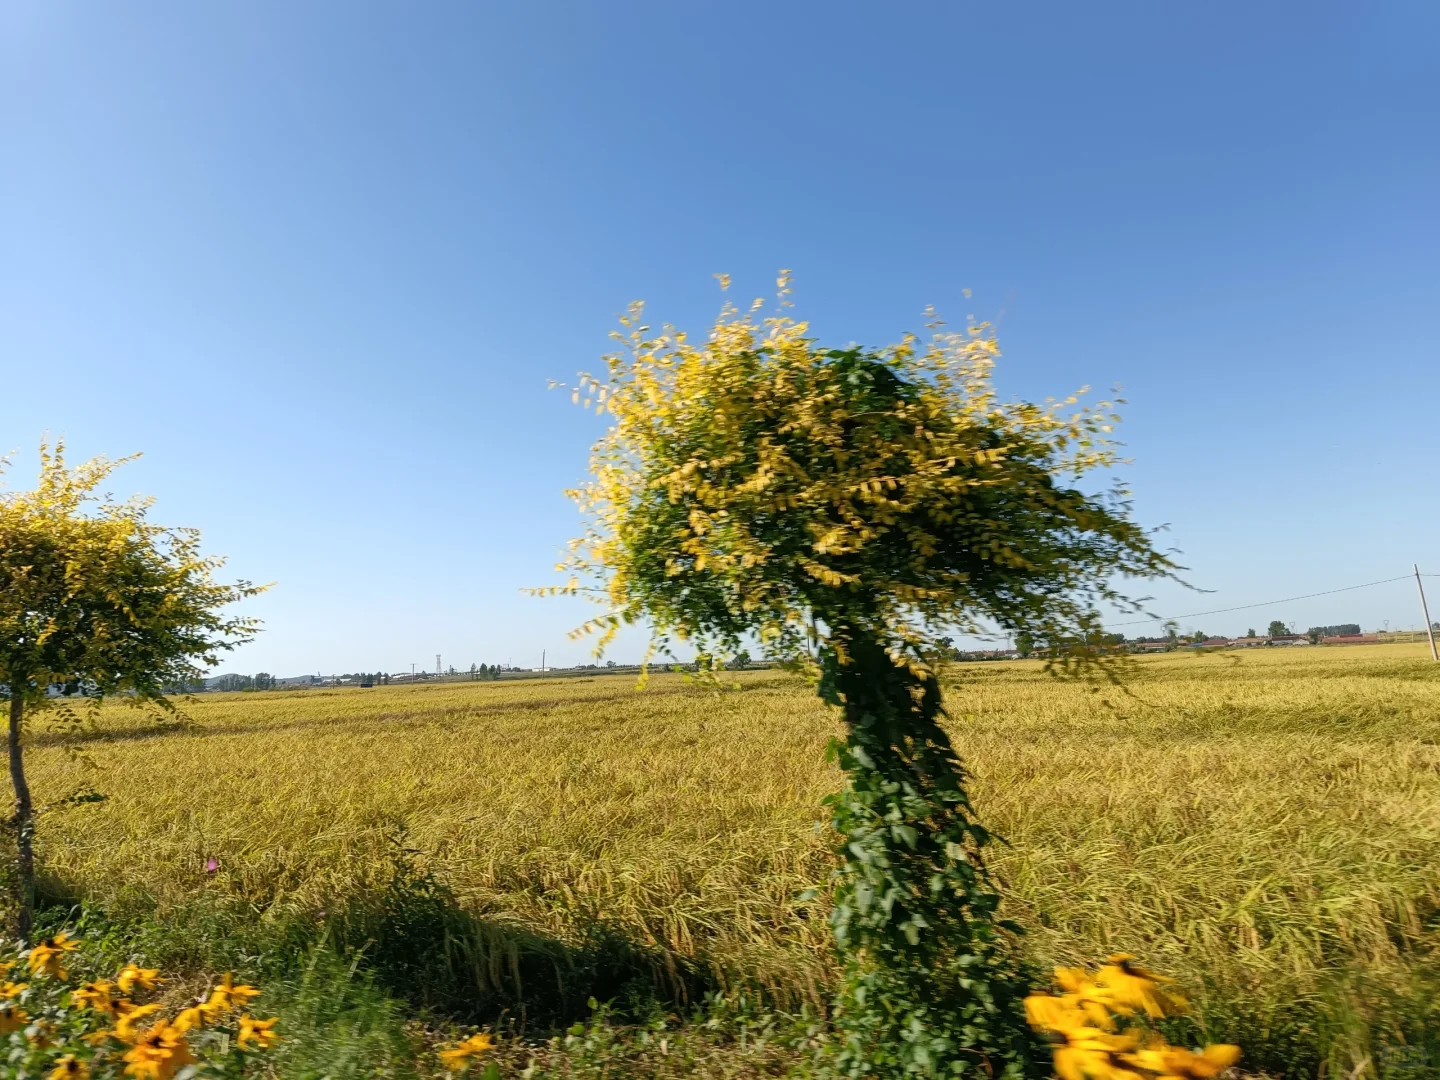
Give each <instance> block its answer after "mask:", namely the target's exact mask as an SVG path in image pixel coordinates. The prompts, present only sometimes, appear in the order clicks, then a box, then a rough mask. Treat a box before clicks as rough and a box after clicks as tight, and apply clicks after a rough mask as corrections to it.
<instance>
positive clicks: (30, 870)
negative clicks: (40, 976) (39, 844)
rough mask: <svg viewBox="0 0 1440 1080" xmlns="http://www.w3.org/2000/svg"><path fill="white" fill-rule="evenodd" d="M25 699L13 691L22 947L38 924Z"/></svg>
mask: <svg viewBox="0 0 1440 1080" xmlns="http://www.w3.org/2000/svg"><path fill="white" fill-rule="evenodd" d="M24 717H25V699H24V698H23V697H22V696H21V695H20V694H18V693H16V691H15V688H14V687H11V688H10V736H9V740H8V744H9V747H10V784H11V786H12V787H13V788H14V789H15V818H14V823H15V891H16V897H15V899H16V907H17V911H16V915H15V933H16V936H17V937H18V938H19V939H20V942H21V944H22V945H28V944H29V943H30V931H31V928H32V927H33V925H34V922H35V811H34V808H33V807H32V806H31V803H30V785H29V784H28V783H27V782H26V781H25V759H24V757H23V756H22V750H21V746H20V722H21V720H23V719H24Z"/></svg>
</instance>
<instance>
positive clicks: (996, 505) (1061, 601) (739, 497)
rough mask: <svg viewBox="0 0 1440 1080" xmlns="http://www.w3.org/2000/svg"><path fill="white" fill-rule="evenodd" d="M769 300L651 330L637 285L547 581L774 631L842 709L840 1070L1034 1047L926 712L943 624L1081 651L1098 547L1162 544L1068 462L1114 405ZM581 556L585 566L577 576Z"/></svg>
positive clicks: (698, 618)
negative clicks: (854, 331)
mask: <svg viewBox="0 0 1440 1080" xmlns="http://www.w3.org/2000/svg"><path fill="white" fill-rule="evenodd" d="M781 288H782V292H781V297H782V308H781V312H780V314H778V315H777V316H776V317H774V318H770V319H766V320H764V321H763V323H762V322H757V321H756V320H755V318H754V315H753V313H754V312H756V311H758V309H759V306H760V305H759V302H757V304H756V305H755V306H753V307H752V308H751V309H750V310H751V313H752V314H750V315H740V314H738V313H737V312H736V311H735V310H734V309H733V308H730V307H728V306H727V307H726V308H725V310H724V311H723V312H722V314H721V317H720V319H719V321H718V322H717V324H716V325H715V327H714V328H713V330H712V331H711V332H710V334H709V336H708V338H707V339H706V340H704V341H692V340H691V339H690V338H688V337H687V336H686V335H685V334H683V333H681V332H679V331H676V330H673V329H670V328H666V329H665V331H664V332H662V333H659V334H652V333H651V332H650V329H649V327H647V326H644V325H642V312H641V309H640V307H639V306H638V305H637V306H635V307H632V308H631V310H630V312H629V314H628V315H627V316H626V317H624V318H623V319H622V324H623V327H624V331H625V332H624V333H623V334H620V335H617V336H618V337H619V338H620V340H621V341H622V342H623V344H624V345H625V346H626V347H627V348H626V351H624V352H620V353H616V354H615V355H612V356H609V357H607V358H606V360H607V364H608V369H609V370H608V377H607V378H605V379H604V380H603V381H602V380H598V379H595V378H592V377H590V376H585V377H583V378H582V380H581V383H580V386H579V387H578V388H577V389H576V392H575V393H576V397H577V399H578V398H579V397H580V395H581V394H585V395H587V404H590V403H592V402H593V403H595V404H597V405H598V406H599V407H600V408H601V409H603V410H605V411H607V412H608V413H609V415H610V416H611V418H612V420H613V426H612V427H611V428H610V430H609V432H608V433H607V434H606V435H605V436H604V437H602V438H601V439H600V441H599V442H598V443H597V444H596V446H595V449H594V453H593V456H592V463H591V464H592V471H593V478H592V479H591V480H590V481H589V482H588V483H587V484H586V485H585V486H583V487H582V488H580V489H579V490H578V491H576V492H573V493H572V494H573V495H574V497H575V498H576V499H577V501H578V502H579V504H580V506H581V508H582V510H583V511H584V512H585V513H586V514H587V516H588V527H587V529H586V531H585V533H584V535H582V536H581V537H580V538H579V539H577V540H575V541H574V542H573V543H572V547H571V552H572V554H571V556H570V558H569V559H568V560H567V562H566V563H564V564H562V569H563V568H568V569H569V570H570V571H572V573H573V577H572V579H571V582H570V584H569V585H567V586H564V587H561V588H559V589H556V590H553V591H557V592H571V593H578V592H586V593H588V594H589V595H591V596H592V597H593V598H595V599H598V600H599V601H600V602H602V603H603V604H605V605H606V606H607V609H608V610H607V611H606V612H605V613H604V614H602V615H601V616H599V617H598V618H596V619H595V620H592V621H591V622H590V623H588V624H587V625H586V627H584V628H582V630H586V629H588V630H595V631H599V632H600V634H601V637H600V642H599V649H597V653H598V651H599V650H600V649H603V648H604V646H605V644H606V643H607V642H608V641H609V640H611V637H612V636H613V635H614V633H616V631H617V630H618V628H619V627H620V626H622V625H623V624H626V623H630V622H634V621H636V620H640V619H644V620H646V621H648V622H649V624H650V625H651V627H652V628H653V635H654V636H653V639H652V646H651V649H652V655H653V653H654V652H655V651H657V650H658V651H666V652H668V651H669V647H670V642H671V641H672V639H681V640H688V641H690V642H691V643H692V644H693V645H695V646H696V647H697V648H698V649H701V650H710V649H714V650H716V651H717V652H719V653H720V654H721V655H729V656H734V655H736V654H737V653H738V652H739V651H740V649H741V643H742V640H743V637H744V635H746V634H749V633H754V634H756V635H758V636H759V638H760V640H761V641H762V643H764V644H765V645H766V647H767V651H768V652H769V653H770V654H771V655H777V654H778V655H780V656H782V657H790V658H792V662H794V663H795V664H796V665H797V666H799V667H801V668H802V669H804V670H806V671H808V672H809V673H810V674H811V675H812V676H813V677H814V678H815V679H816V681H817V684H818V689H819V693H820V694H821V696H822V697H823V698H824V699H825V700H826V701H828V702H830V703H832V704H834V705H835V706H837V707H839V708H840V709H842V710H843V714H844V719H845V724H846V732H847V734H846V737H845V739H844V741H843V742H838V743H836V744H834V746H833V747H832V752H833V753H834V755H835V756H836V758H837V759H838V761H839V763H840V765H841V766H842V767H843V769H844V771H845V774H846V787H845V790H844V791H843V792H842V793H840V794H838V795H835V796H833V797H832V798H831V799H830V808H831V814H832V821H833V823H834V826H835V829H836V830H837V832H838V833H839V842H838V845H837V850H838V853H839V855H840V859H841V864H842V865H841V867H840V869H839V870H838V872H837V877H836V881H835V887H834V894H833V900H834V902H833V907H832V912H831V917H830V921H831V926H832V928H833V931H834V934H835V941H836V944H837V946H838V949H839V953H840V956H841V958H842V960H843V962H844V984H843V989H842V991H841V993H840V997H839V999H838V1001H837V1002H836V1010H835V1022H836V1025H837V1027H838V1029H839V1031H840V1033H841V1036H842V1038H841V1042H840V1049H839V1050H838V1056H837V1060H836V1065H837V1067H838V1069H839V1071H840V1072H841V1073H842V1074H845V1075H849V1076H855V1077H860V1076H866V1077H872V1076H884V1077H892V1076H894V1077H898V1076H908V1075H916V1074H919V1075H933V1076H953V1075H955V1074H959V1073H962V1072H967V1073H968V1072H982V1073H983V1072H987V1071H988V1072H989V1073H990V1074H991V1075H993V1076H1001V1075H1003V1076H1012V1077H1013V1076H1019V1075H1023V1074H1026V1073H1029V1072H1032V1071H1045V1069H1046V1066H1045V1064H1044V1057H1043V1055H1040V1054H1037V1053H1036V1047H1035V1044H1034V1041H1033V1036H1032V1034H1031V1033H1030V1030H1029V1028H1028V1026H1027V1025H1026V1022H1025V1019H1024V1016H1023V1013H1022V1011H1021V1008H1020V998H1021V995H1022V994H1023V990H1024V988H1023V985H1021V980H1020V979H1019V978H1018V977H1017V975H1018V969H1017V960H1016V956H1015V953H1014V951H1013V949H1012V947H1011V946H1010V944H1009V942H1008V939H1007V938H1006V937H1005V935H1004V933H1003V932H1002V926H1003V925H1004V924H1001V923H1000V922H999V921H998V917H997V914H996V909H997V907H998V905H999V896H998V894H997V893H996V891H995V887H994V885H993V884H992V882H991V880H990V878H989V876H988V874H987V872H986V870H985V864H984V861H983V850H984V848H985V846H986V845H987V843H988V842H989V840H990V834H989V833H988V832H987V831H986V830H985V829H984V827H983V826H981V825H980V824H979V823H978V822H977V821H976V820H975V817H974V815H973V813H972V810H971V806H970V801H969V796H968V795H967V794H966V791H965V778H966V774H965V770H964V769H963V767H962V766H961V763H960V760H959V758H958V756H957V755H956V753H955V750H954V749H953V747H952V746H951V743H950V739H949V737H948V735H947V734H946V732H945V730H944V728H943V727H942V726H941V720H942V719H943V716H944V713H943V710H942V708H941V696H940V688H939V686H938V685H937V682H936V679H935V676H934V672H933V670H932V667H931V662H930V661H931V657H932V656H933V655H934V646H935V642H936V637H937V636H938V634H939V633H940V632H942V630H943V631H945V632H951V633H954V632H957V631H958V632H961V633H984V632H987V630H990V629H992V628H993V627H994V626H995V625H997V624H998V625H999V626H1000V627H1002V628H1004V629H1006V630H1008V631H1009V632H1011V633H1013V634H1014V635H1015V637H1016V639H1017V642H1020V641H1025V640H1029V641H1033V642H1034V644H1035V646H1036V648H1037V649H1038V648H1043V649H1045V650H1046V655H1047V657H1048V658H1049V662H1050V663H1052V664H1060V665H1065V664H1067V663H1071V662H1081V661H1084V660H1085V659H1086V658H1087V656H1088V655H1090V654H1088V653H1087V652H1086V649H1085V647H1084V645H1083V644H1080V643H1083V642H1084V641H1085V640H1086V636H1087V634H1089V633H1090V632H1092V631H1094V630H1097V629H1098V628H1099V618H1098V616H1097V614H1096V612H1097V605H1098V604H1099V603H1100V602H1102V601H1104V602H1110V603H1113V604H1116V605H1119V606H1121V607H1125V608H1129V609H1132V610H1133V607H1134V605H1132V604H1130V603H1129V602H1128V601H1127V600H1126V599H1125V597H1124V596H1123V595H1122V594H1121V593H1119V592H1118V591H1117V587H1116V586H1115V585H1114V584H1113V582H1114V580H1115V578H1116V576H1117V575H1120V576H1123V575H1136V576H1157V575H1166V574H1169V573H1171V572H1172V570H1173V569H1174V568H1173V566H1172V564H1171V563H1170V562H1169V561H1168V560H1166V559H1165V558H1164V557H1163V556H1162V555H1160V554H1158V553H1157V552H1156V551H1155V550H1154V549H1153V548H1152V546H1151V544H1150V542H1149V539H1148V537H1147V535H1146V534H1145V532H1143V531H1142V530H1141V529H1140V528H1139V527H1138V526H1136V525H1135V524H1134V523H1132V522H1131V521H1130V520H1129V517H1128V509H1129V508H1128V503H1127V502H1126V497H1125V493H1124V492H1123V491H1119V490H1112V491H1111V492H1110V493H1109V494H1108V495H1090V494H1086V493H1084V492H1082V491H1081V490H1079V489H1078V488H1076V487H1074V486H1070V485H1068V484H1067V483H1066V482H1065V480H1066V478H1068V477H1075V476H1078V475H1080V474H1082V473H1084V472H1086V471H1088V470H1091V469H1095V468H1103V467H1106V466H1109V465H1111V464H1113V463H1115V462H1116V460H1117V458H1116V454H1115V451H1114V450H1113V448H1112V447H1111V446H1110V444H1109V443H1108V441H1107V433H1108V432H1109V431H1110V430H1111V425H1112V424H1113V423H1114V421H1115V417H1114V416H1113V414H1112V412H1111V411H1110V409H1109V407H1108V405H1106V404H1103V403H1102V404H1101V405H1100V406H1098V407H1097V409H1095V410H1088V409H1076V410H1074V411H1070V412H1068V414H1067V412H1066V411H1065V410H1068V409H1070V407H1071V406H1073V405H1074V404H1075V400H1076V399H1075V398H1073V397H1072V398H1070V399H1068V400H1067V401H1065V402H1063V403H1061V404H1058V405H1052V406H1038V405H1031V404H1027V403H1023V402H1012V403H1005V402H1001V401H1000V400H999V399H998V398H997V397H996V396H995V393H994V391H993V389H992V387H991V383H990V371H991V367H992V365H993V362H994V358H995V356H996V355H997V353H998V350H997V348H996V345H995V341H994V339H993V336H992V335H991V333H990V331H989V329H988V327H986V326H983V325H979V326H972V327H970V328H969V330H968V331H967V332H964V333H959V334H954V333H946V332H943V331H942V330H940V328H939V327H938V324H936V330H937V332H936V334H935V336H934V338H933V339H932V340H931V342H930V343H929V344H928V345H923V346H922V345H921V344H919V343H918V342H917V341H916V340H915V339H913V338H911V337H906V338H905V339H904V340H903V341H901V342H900V343H899V344H898V345H894V346H891V347H889V348H887V349H883V350H878V351H871V350H866V349H861V348H858V347H850V348H846V349H826V348H823V347H821V346H819V345H818V344H817V343H816V342H815V340H814V339H813V338H811V337H810V336H809V332H808V327H807V326H806V325H805V324H804V323H797V322H795V321H793V320H792V319H791V318H789V317H788V315H787V314H785V311H784V308H785V307H788V299H787V298H786V294H787V292H788V290H787V288H786V284H785V279H784V278H783V277H782V279H781ZM585 579H589V581H590V583H591V584H590V586H587V585H585V584H583V581H584V580H585Z"/></svg>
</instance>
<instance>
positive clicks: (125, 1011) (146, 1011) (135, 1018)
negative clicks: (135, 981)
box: [115, 1002, 160, 1043]
mask: <svg viewBox="0 0 1440 1080" xmlns="http://www.w3.org/2000/svg"><path fill="white" fill-rule="evenodd" d="M122 1005H123V1006H125V1007H122V1009H121V1012H120V1018H119V1019H118V1020H116V1021H115V1037H116V1038H117V1039H119V1040H120V1041H121V1042H128V1043H133V1042H134V1041H135V1040H136V1039H138V1038H140V1036H139V1035H138V1034H137V1033H136V1031H135V1025H136V1024H138V1023H139V1022H140V1021H141V1020H144V1019H145V1017H147V1016H149V1015H150V1014H151V1013H155V1012H159V1011H160V1006H159V1005H153V1004H152V1005H131V1004H130V1003H129V1002H124V1003H122Z"/></svg>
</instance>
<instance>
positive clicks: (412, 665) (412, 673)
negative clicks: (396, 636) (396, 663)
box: [410, 660, 415, 682]
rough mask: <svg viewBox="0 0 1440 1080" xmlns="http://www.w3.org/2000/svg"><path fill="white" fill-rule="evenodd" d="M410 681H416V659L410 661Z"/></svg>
mask: <svg viewBox="0 0 1440 1080" xmlns="http://www.w3.org/2000/svg"><path fill="white" fill-rule="evenodd" d="M410 681H411V682H414V681H415V661H414V660H411V661H410Z"/></svg>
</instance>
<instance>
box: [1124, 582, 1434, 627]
mask: <svg viewBox="0 0 1440 1080" xmlns="http://www.w3.org/2000/svg"><path fill="white" fill-rule="evenodd" d="M1424 576H1425V577H1440V575H1436V574H1426V575H1424ZM1408 580H1410V575H1409V574H1401V575H1400V576H1399V577H1392V578H1386V579H1385V580H1383V581H1367V582H1366V583H1365V584H1364V585H1346V586H1345V587H1344V588H1343V589H1326V590H1325V591H1324V592H1312V593H1306V594H1305V595H1304V596H1287V597H1285V598H1284V599H1283V600H1266V601H1264V602H1263V603H1259V604H1241V605H1240V606H1239V607H1227V608H1215V609H1214V610H1213V611H1192V612H1190V614H1188V615H1172V616H1171V617H1170V618H1169V619H1161V618H1160V616H1158V615H1156V616H1155V617H1153V618H1150V619H1135V620H1134V621H1132V622H1122V623H1111V624H1110V625H1111V626H1142V625H1147V624H1151V623H1157V622H1173V621H1175V620H1176V619H1198V618H1199V617H1200V616H1201V615H1223V614H1225V613H1226V612H1229V611H1248V610H1250V609H1251V608H1257V607H1273V606H1274V605H1276V604H1289V603H1292V602H1294V601H1296V600H1309V599H1311V598H1312V597H1316V596H1333V595H1334V594H1335V593H1342V592H1354V591H1355V590H1356V589H1369V588H1373V587H1374V586H1376V585H1389V584H1390V583H1391V582H1395V581H1408Z"/></svg>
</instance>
